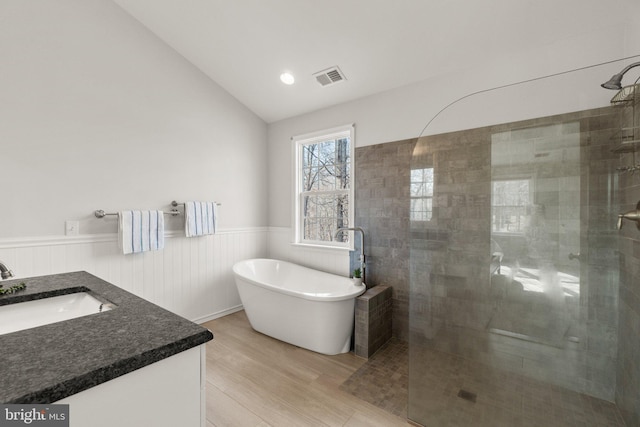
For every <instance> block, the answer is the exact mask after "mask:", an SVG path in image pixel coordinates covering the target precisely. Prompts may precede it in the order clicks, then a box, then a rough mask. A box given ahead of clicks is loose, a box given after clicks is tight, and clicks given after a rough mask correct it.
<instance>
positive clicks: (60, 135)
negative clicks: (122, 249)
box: [0, 0, 267, 238]
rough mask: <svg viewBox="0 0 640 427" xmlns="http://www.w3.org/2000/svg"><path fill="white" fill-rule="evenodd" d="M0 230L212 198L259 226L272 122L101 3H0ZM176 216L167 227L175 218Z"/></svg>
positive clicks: (226, 211)
mask: <svg viewBox="0 0 640 427" xmlns="http://www.w3.org/2000/svg"><path fill="white" fill-rule="evenodd" d="M0 17H1V18H0V19H1V20H2V22H1V23H0V40H1V41H2V44H1V45H0V46H1V49H2V50H1V55H0V70H1V71H0V73H1V79H2V83H1V84H0V100H2V101H1V102H0V147H1V148H0V156H2V165H1V167H0V182H2V202H1V203H2V209H0V238H1V237H16V236H42V235H60V234H64V221H65V220H68V219H72V220H80V221H81V224H80V226H81V227H80V230H81V233H83V234H84V233H90V234H91V233H98V232H114V231H115V225H114V223H113V222H111V223H106V222H105V221H99V220H97V219H95V218H94V217H93V216H92V213H93V211H94V210H96V209H104V210H106V211H112V212H113V211H118V210H123V209H157V208H163V209H169V206H168V204H169V203H170V202H171V201H172V200H174V199H177V200H179V201H183V200H194V199H196V200H198V199H200V200H217V201H219V202H221V203H222V204H223V208H222V210H221V218H222V219H221V224H222V226H223V227H247V226H264V225H266V221H267V215H266V212H265V209H264V208H263V206H265V204H266V200H267V198H266V185H265V184H264V182H265V177H266V170H267V169H266V168H267V165H266V164H265V162H264V158H265V156H266V148H267V147H266V135H265V134H266V124H265V123H264V122H263V121H262V120H261V119H259V118H258V117H257V116H255V115H254V114H253V113H251V112H250V111H249V110H248V109H247V108H246V107H244V106H243V105H242V104H240V103H239V102H238V101H237V100H236V99H234V98H233V97H231V96H230V95H229V94H228V93H227V92H225V91H224V90H223V89H222V88H221V87H220V86H218V85H217V84H216V83H215V82H213V81H212V80H210V79H209V78H208V77H206V76H205V75H204V74H203V73H201V72H200V71H199V70H198V69H196V68H195V67H194V66H193V65H191V64H190V63H188V62H187V61H186V60H185V59H184V58H182V57H181V56H180V55H178V54H177V53H176V52H175V51H174V50H173V49H171V48H170V47H168V46H167V45H166V44H164V43H163V42H162V41H160V40H159V39H158V38H157V37H156V36H154V35H153V34H152V33H150V32H149V31H148V30H146V29H145V28H144V27H142V25H140V24H139V23H138V22H137V21H135V20H134V19H133V18H131V17H130V16H129V15H128V14H126V13H125V12H124V11H123V10H121V9H120V8H119V6H117V5H116V4H114V3H113V2H111V1H108V0H56V1H48V0H30V1H21V0H3V1H2V2H1V3H0ZM171 224H172V225H174V223H173V222H172V223H171Z"/></svg>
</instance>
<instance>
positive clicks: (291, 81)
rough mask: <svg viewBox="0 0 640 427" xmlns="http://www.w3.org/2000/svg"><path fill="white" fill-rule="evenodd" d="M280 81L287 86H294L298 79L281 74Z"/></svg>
mask: <svg viewBox="0 0 640 427" xmlns="http://www.w3.org/2000/svg"><path fill="white" fill-rule="evenodd" d="M280 81H281V82H282V83H284V84H286V85H292V84H294V83H295V81H296V79H295V78H294V77H293V74H291V73H287V72H285V73H282V74H280Z"/></svg>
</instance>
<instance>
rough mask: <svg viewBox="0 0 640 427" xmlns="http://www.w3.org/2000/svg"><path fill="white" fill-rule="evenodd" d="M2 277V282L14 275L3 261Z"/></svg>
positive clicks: (0, 270) (0, 274)
mask: <svg viewBox="0 0 640 427" xmlns="http://www.w3.org/2000/svg"><path fill="white" fill-rule="evenodd" d="M0 277H2V280H4V279H8V278H10V277H13V273H12V272H11V270H9V268H8V267H7V266H6V265H5V264H4V263H3V262H2V261H0Z"/></svg>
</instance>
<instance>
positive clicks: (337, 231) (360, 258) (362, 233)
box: [333, 227, 366, 283]
mask: <svg viewBox="0 0 640 427" xmlns="http://www.w3.org/2000/svg"><path fill="white" fill-rule="evenodd" d="M345 231H354V232H355V231H359V232H360V237H361V238H362V240H361V245H360V257H359V259H358V261H360V270H361V271H362V281H363V282H364V281H365V280H364V267H365V262H364V230H363V229H362V228H360V227H344V228H338V229H337V230H336V233H335V234H334V235H333V239H334V240H335V239H336V237H338V234H340V233H343V232H345ZM365 283H366V282H365Z"/></svg>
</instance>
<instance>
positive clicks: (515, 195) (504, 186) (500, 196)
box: [491, 179, 532, 234]
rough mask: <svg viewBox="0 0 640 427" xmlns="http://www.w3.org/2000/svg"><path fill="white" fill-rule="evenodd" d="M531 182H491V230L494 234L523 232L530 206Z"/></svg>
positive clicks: (520, 180)
mask: <svg viewBox="0 0 640 427" xmlns="http://www.w3.org/2000/svg"><path fill="white" fill-rule="evenodd" d="M530 183H531V180H530V179H516V180H509V181H493V188H492V192H491V194H492V202H491V205H492V210H493V212H492V215H491V230H492V231H493V232H494V233H511V234H516V233H517V234H521V233H524V232H525V227H526V225H527V224H526V219H527V207H528V206H529V205H530V204H531V190H532V189H531V188H530V187H531V185H530Z"/></svg>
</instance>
